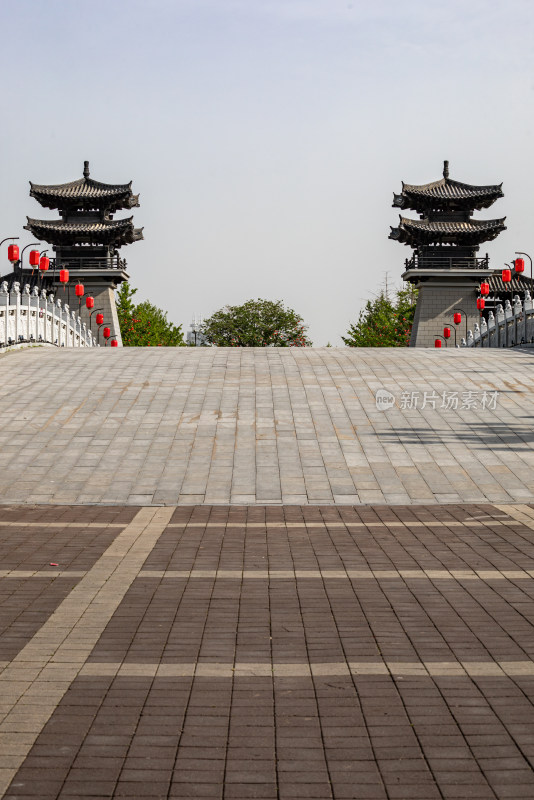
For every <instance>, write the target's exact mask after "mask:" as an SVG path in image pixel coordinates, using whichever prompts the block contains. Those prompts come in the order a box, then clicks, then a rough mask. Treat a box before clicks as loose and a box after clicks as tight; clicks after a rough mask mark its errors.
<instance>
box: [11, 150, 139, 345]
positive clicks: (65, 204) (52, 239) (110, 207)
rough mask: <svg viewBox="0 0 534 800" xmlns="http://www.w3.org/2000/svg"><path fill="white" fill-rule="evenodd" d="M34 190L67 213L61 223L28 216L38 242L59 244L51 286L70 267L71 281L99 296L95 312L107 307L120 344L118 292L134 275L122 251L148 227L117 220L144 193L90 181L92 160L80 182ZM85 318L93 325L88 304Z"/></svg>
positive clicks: (33, 193)
mask: <svg viewBox="0 0 534 800" xmlns="http://www.w3.org/2000/svg"><path fill="white" fill-rule="evenodd" d="M30 187H31V188H30V196H31V197H34V198H35V199H36V200H37V202H38V203H40V204H41V205H42V206H43V207H44V208H50V209H57V210H58V211H59V213H60V214H61V219H57V220H56V219H54V220H45V219H31V218H30V217H28V224H27V225H25V226H24V227H25V228H26V230H29V231H31V233H32V234H33V235H34V236H35V238H36V239H40V240H41V241H45V242H48V243H49V244H51V245H53V248H54V251H55V260H54V261H53V262H52V267H53V269H51V270H50V271H49V273H48V275H47V279H46V282H47V284H48V286H49V287H50V288H52V287H54V288H57V287H58V286H59V285H60V284H59V271H60V270H61V269H68V270H69V279H70V283H71V284H72V283H77V282H81V283H83V284H84V286H85V295H86V296H87V295H92V296H93V297H94V298H95V308H97V307H99V308H102V309H103V313H104V318H105V320H106V324H108V325H109V327H110V328H111V333H112V336H116V337H117V338H118V341H119V343H120V342H121V339H120V330H119V324H118V319H117V311H116V308H115V295H114V289H116V288H117V286H118V285H119V284H120V283H122V281H124V280H127V279H128V274H127V273H126V261H125V260H124V259H121V258H120V257H119V248H120V247H122V246H123V245H126V244H131V243H132V242H136V241H138V240H139V239H142V238H143V229H142V228H135V227H134V224H133V217H126V218H124V219H113V215H114V214H115V213H116V212H117V211H122V210H123V209H130V208H135V207H138V206H139V195H137V194H133V193H132V183H131V181H130V183H124V184H109V183H101V182H100V181H95V180H93V179H92V178H90V177H89V162H88V161H85V162H84V170H83V177H82V178H80V179H79V180H76V181H71V182H70V183H62V184H57V185H52V186H41V185H38V184H35V183H32V182H31V181H30ZM70 299H71V300H72V298H70ZM82 319H84V321H86V322H87V323H88V324H89V321H90V320H89V317H88V313H87V312H86V310H85V306H84V305H82Z"/></svg>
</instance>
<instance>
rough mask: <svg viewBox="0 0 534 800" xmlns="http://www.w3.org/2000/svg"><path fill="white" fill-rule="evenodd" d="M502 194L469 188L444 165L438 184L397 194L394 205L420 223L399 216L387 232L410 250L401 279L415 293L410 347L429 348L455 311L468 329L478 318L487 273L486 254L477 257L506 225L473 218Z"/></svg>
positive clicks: (497, 189) (408, 187)
mask: <svg viewBox="0 0 534 800" xmlns="http://www.w3.org/2000/svg"><path fill="white" fill-rule="evenodd" d="M503 196H504V195H503V192H502V184H498V185H491V186H471V185H470V184H468V183H460V181H456V180H453V179H452V178H449V162H448V161H445V162H444V169H443V178H441V179H440V180H438V181H434V182H433V183H427V184H424V185H422V186H412V185H410V184H406V183H403V184H402V192H401V194H394V195H393V206H394V207H396V208H400V209H402V210H405V209H411V210H412V211H415V212H416V213H418V214H419V219H412V218H409V217H403V216H402V215H401V217H400V221H399V225H398V227H396V228H393V227H392V228H391V233H390V234H389V238H390V239H394V240H396V241H398V242H401V243H402V244H406V245H408V246H409V247H412V248H413V251H414V252H413V256H412V258H411V259H407V260H406V271H405V272H404V274H403V276H402V277H403V279H404V280H407V281H410V283H412V284H414V285H415V286H416V288H417V289H418V290H419V294H418V300H417V308H416V312H415V319H414V325H413V328H412V334H411V339H410V347H420V346H422V347H425V346H426V347H429V346H432V345H433V344H434V340H435V338H436V336H437V335H439V334H441V333H442V332H443V330H442V329H443V327H444V326H446V325H450V323H451V321H452V315H453V312H454V309H455V308H461V309H463V310H464V312H465V314H466V316H467V325H468V327H470V328H472V327H473V326H474V323H475V322H477V321H478V320H479V312H478V311H477V309H476V296H477V290H478V286H479V284H480V282H481V281H482V280H483V279H484V278H487V277H488V276H489V275H490V273H491V270H490V267H489V258H488V255H487V254H486V255H485V256H484V257H482V258H481V257H479V256H478V255H477V254H478V250H479V247H480V245H481V244H482V243H483V242H487V241H491V240H492V239H495V237H496V236H498V235H499V233H501V231H503V230H506V226H505V224H504V221H505V218H503V219H489V220H480V219H473V218H472V214H473V212H474V211H476V210H481V209H483V208H489V207H490V206H491V205H492V204H493V203H494V202H495V201H496V200H498V199H499V198H500V197H503Z"/></svg>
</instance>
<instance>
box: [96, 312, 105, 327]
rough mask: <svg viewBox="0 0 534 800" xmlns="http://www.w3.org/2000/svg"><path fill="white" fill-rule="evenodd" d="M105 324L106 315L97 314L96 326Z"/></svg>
mask: <svg viewBox="0 0 534 800" xmlns="http://www.w3.org/2000/svg"><path fill="white" fill-rule="evenodd" d="M103 322H104V315H103V314H97V315H96V324H97V325H102V323H103Z"/></svg>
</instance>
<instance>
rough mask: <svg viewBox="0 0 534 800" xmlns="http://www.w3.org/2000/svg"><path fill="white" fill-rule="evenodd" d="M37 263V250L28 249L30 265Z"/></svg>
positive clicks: (33, 265) (35, 265) (34, 265)
mask: <svg viewBox="0 0 534 800" xmlns="http://www.w3.org/2000/svg"><path fill="white" fill-rule="evenodd" d="M38 265H39V250H30V267H37V266H38Z"/></svg>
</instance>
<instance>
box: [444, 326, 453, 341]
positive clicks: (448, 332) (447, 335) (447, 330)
mask: <svg viewBox="0 0 534 800" xmlns="http://www.w3.org/2000/svg"><path fill="white" fill-rule="evenodd" d="M443 338H444V339H450V338H451V329H450V328H443Z"/></svg>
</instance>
